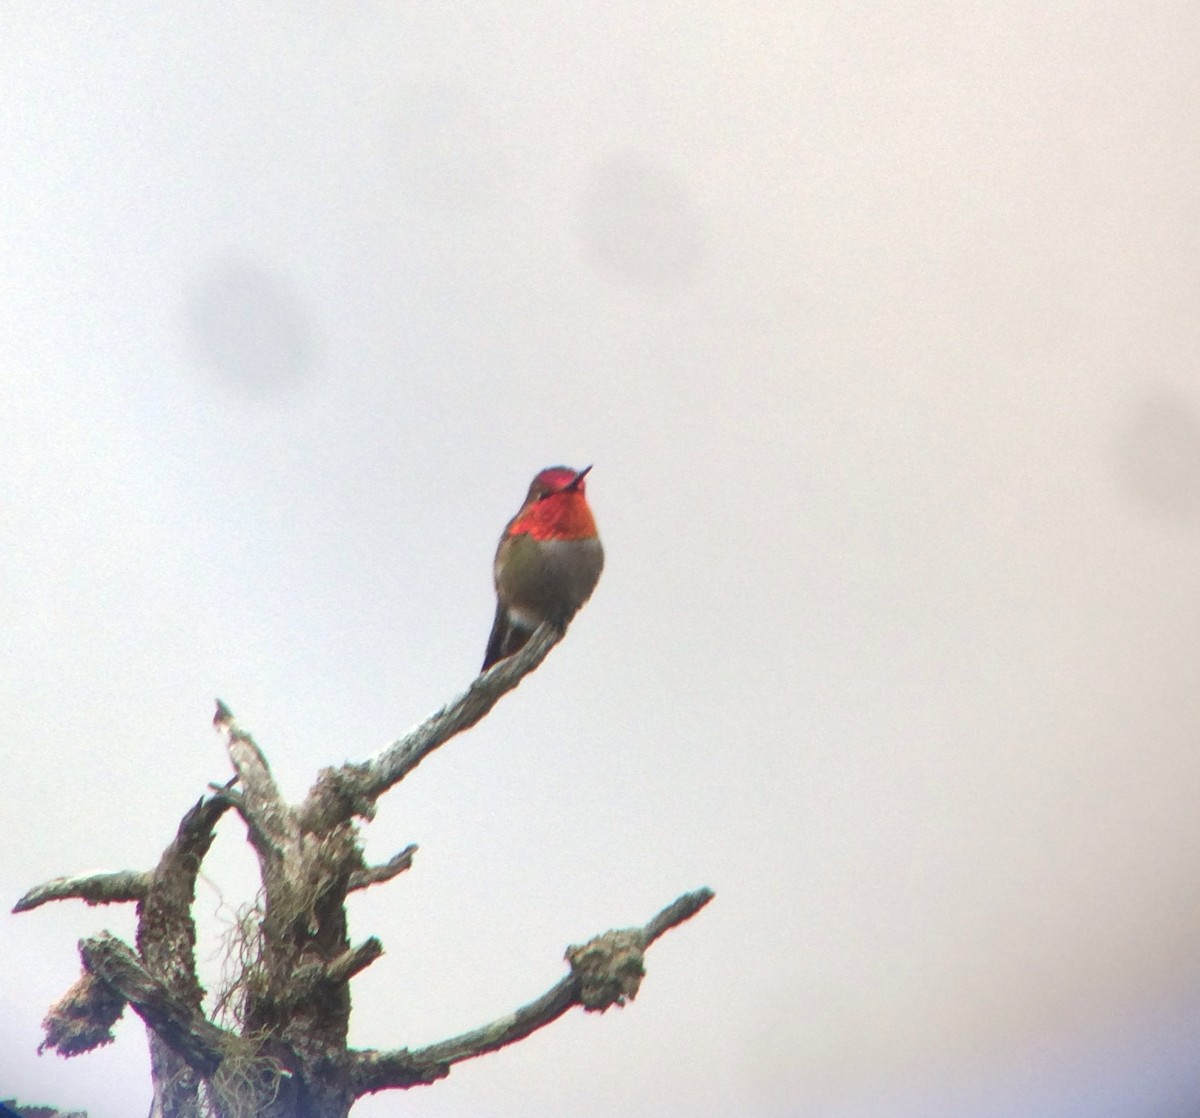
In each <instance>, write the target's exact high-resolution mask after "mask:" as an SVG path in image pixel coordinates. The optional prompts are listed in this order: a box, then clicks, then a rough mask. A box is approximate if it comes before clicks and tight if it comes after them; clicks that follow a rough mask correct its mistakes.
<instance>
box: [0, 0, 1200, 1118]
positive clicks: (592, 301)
mask: <svg viewBox="0 0 1200 1118" xmlns="http://www.w3.org/2000/svg"><path fill="white" fill-rule="evenodd" d="M1197 57H1200V7H1197V6H1196V5H1195V4H1185V3H1178V4H1163V5H1155V6H1145V5H1132V4H1128V5H1123V4H1107V5H1105V4H1072V5H1059V6H1050V7H1049V8H1048V7H1047V6H1045V5H1034V4H1025V3H996V4H988V5H970V6H969V5H942V4H917V3H913V4H899V5H844V4H816V5H797V4H768V3H764V4H756V5H736V6H735V5H717V4H703V3H700V4H691V5H668V4H662V3H645V2H642V3H638V4H621V3H618V4H610V5H608V6H606V7H605V9H604V10H603V11H601V10H600V9H598V8H597V9H595V10H594V11H593V10H584V11H580V10H576V9H575V8H573V7H570V6H567V5H548V4H539V3H521V2H510V3H506V4H503V5H468V6H463V5H458V6H457V7H455V8H454V9H453V10H451V9H450V8H447V7H445V6H437V5H425V6H411V5H396V4H377V5H371V4H368V5H337V6H335V5H331V4H322V3H310V4H307V5H302V6H301V7H299V8H293V9H292V10H291V11H289V12H288V13H287V14H280V13H279V12H277V11H276V10H275V9H274V8H271V7H269V6H264V5H253V4H251V5H246V4H239V5H233V4H207V5H198V4H197V5H184V4H155V5H148V4H136V3H135V4H125V5H122V6H120V8H119V10H118V9H117V8H113V7H109V8H105V7H103V6H101V5H78V4H71V5H68V4H55V3H41V4H31V3H21V2H19V0H17V2H15V3H9V4H8V5H7V6H6V8H5V10H4V12H3V13H2V14H0V150H3V151H4V153H5V154H4V157H3V159H2V160H0V369H2V373H3V387H4V395H3V399H4V403H5V406H4V408H3V412H2V414H0V477H3V479H4V484H5V490H6V493H7V500H6V501H5V502H4V503H3V512H2V515H0V545H2V547H3V555H4V571H5V575H4V578H3V580H0V595H2V598H0V602H2V607H0V608H2V611H3V613H2V618H3V624H2V626H0V640H2V641H3V643H4V649H5V670H4V672H3V673H0V703H2V705H3V709H4V710H5V712H6V719H7V725H6V734H5V740H6V754H5V756H6V761H7V764H6V766H5V771H6V776H7V786H6V788H5V803H6V805H7V809H6V814H5V832H6V834H5V838H6V841H5V842H4V844H3V849H0V892H2V893H3V896H4V897H6V898H7V900H6V902H5V906H4V907H5V908H7V907H8V906H9V905H11V903H12V902H13V901H15V900H16V898H17V897H18V896H20V895H21V893H23V892H24V891H25V890H26V889H27V888H28V887H29V886H31V885H33V884H35V883H37V882H40V881H42V880H44V879H46V878H49V877H53V876H56V875H58V874H62V873H76V872H81V871H84V870H87V869H93V868H94V869H120V868H143V867H146V866H149V865H150V864H152V863H153V861H154V860H155V859H156V858H157V856H158V852H159V851H160V850H161V848H162V846H163V844H164V843H165V842H166V841H167V840H168V838H169V837H170V835H171V834H172V833H173V829H174V827H175V825H176V823H177V821H178V818H179V816H180V815H181V814H182V812H183V811H184V810H185V809H186V807H187V806H188V805H189V804H190V803H191V802H193V801H194V800H195V799H196V798H197V797H198V796H199V795H200V794H201V792H202V791H203V790H204V788H205V785H206V783H207V782H208V781H210V780H220V779H224V778H225V777H226V775H227V774H228V761H227V759H226V758H225V757H224V756H223V753H222V749H221V746H220V743H219V741H218V739H217V738H216V736H215V735H214V734H213V733H212V731H211V730H210V729H209V727H208V720H209V717H210V715H211V702H212V698H213V696H215V695H220V696H221V697H222V698H223V699H225V700H226V701H227V702H228V703H229V705H230V706H231V707H232V709H233V710H234V711H235V712H236V714H237V715H238V716H239V718H240V719H241V721H242V722H243V723H244V725H245V726H246V727H247V728H248V729H250V730H251V731H252V732H253V733H254V734H255V735H256V737H257V738H258V740H259V741H260V742H261V744H262V745H263V746H264V748H265V749H266V750H267V751H268V754H269V755H270V757H271V758H272V760H273V763H274V766H275V769H276V772H277V775H278V777H279V778H280V780H281V781H282V783H283V784H284V786H285V787H286V788H287V789H288V791H289V792H290V793H291V794H293V795H295V796H299V795H300V794H301V793H302V792H303V790H304V789H305V787H306V786H307V783H308V781H309V780H310V779H311V778H312V776H313V775H314V773H315V772H316V770H317V769H318V768H319V767H320V766H322V765H325V764H328V763H332V762H339V761H341V760H344V759H346V758H358V757H363V756H365V755H367V754H370V753H372V752H374V751H375V750H377V749H378V748H380V747H381V746H382V745H384V744H385V743H386V742H387V741H389V740H390V739H391V738H393V737H395V736H396V735H398V734H399V733H401V732H402V731H404V730H405V729H407V728H408V727H409V726H410V725H412V724H413V723H414V722H416V721H418V720H419V719H420V718H422V717H423V716H424V715H426V714H427V713H429V712H430V711H432V710H433V709H435V708H436V707H437V706H439V705H440V704H441V703H442V702H443V701H444V700H445V699H447V698H449V697H450V696H451V695H452V694H454V693H455V692H457V691H458V690H459V689H460V688H461V687H463V686H464V685H465V684H466V683H467V682H468V681H469V679H470V677H471V675H472V674H473V672H474V671H475V669H476V668H477V667H478V663H479V660H480V658H481V656H482V651H483V645H484V642H485V640H486V637H487V631H488V626H489V623H490V620H491V611H492V608H493V607H492V590H491V585H490V563H491V555H492V550H493V548H494V545H495V540H496V537H497V535H498V533H499V531H500V528H501V526H502V525H503V523H504V521H505V520H506V519H507V518H508V517H509V516H510V515H511V513H512V512H513V511H514V510H515V508H516V505H517V504H518V503H519V501H520V498H521V496H522V494H523V492H524V490H525V487H526V486H527V484H528V481H529V478H530V477H531V476H532V475H533V473H534V472H535V471H536V470H537V469H539V468H541V467H543V466H546V465H550V464H553V463H557V462H566V463H570V464H575V465H584V464H586V463H587V462H594V463H595V470H594V472H593V474H592V476H591V478H590V479H589V486H590V494H591V497H592V503H593V507H594V509H595V512H596V516H597V519H598V521H599V524H600V528H601V532H602V535H603V537H604V541H605V545H606V549H607V554H608V565H607V568H606V570H605V573H604V577H603V579H602V581H601V583H600V586H599V589H598V590H597V592H596V595H595V597H594V598H593V600H592V602H591V603H590V604H589V605H588V606H587V608H586V609H585V611H584V612H583V613H582V614H581V615H580V617H579V619H578V621H577V623H576V625H575V626H574V627H573V629H572V632H571V634H570V637H569V639H568V640H567V641H566V643H565V644H564V645H562V646H561V647H560V648H558V649H557V650H556V651H555V652H554V654H553V655H552V657H551V659H550V660H549V661H548V662H547V664H546V665H545V666H544V668H543V669H542V670H541V671H539V672H538V673H537V675H535V676H534V677H533V678H531V679H530V680H529V681H527V683H526V684H525V685H524V686H523V687H522V688H521V689H520V691H519V692H517V693H516V694H515V695H513V696H511V697H509V698H508V699H506V700H505V701H504V702H503V704H502V705H501V706H500V708H499V709H498V710H497V711H496V712H495V714H494V716H493V717H492V718H490V719H489V720H488V721H487V722H486V723H485V724H484V725H482V726H481V727H479V728H478V729H477V730H476V731H474V732H472V733H471V734H469V735H468V736H466V737H464V738H462V739H461V740H458V741H456V742H455V743H453V745H451V746H450V747H449V748H447V749H446V750H444V751H443V752H441V753H439V754H437V755H436V756H435V757H434V758H432V759H431V760H430V761H429V762H428V763H427V764H426V765H424V766H423V767H422V768H421V769H420V770H418V772H417V773H416V774H414V775H413V776H412V777H411V778H410V779H409V780H408V781H407V782H406V783H405V784H404V785H403V786H401V788H399V789H398V790H396V791H395V792H393V793H392V794H391V795H390V796H389V797H387V798H386V799H385V800H384V801H383V803H382V805H381V810H380V813H379V818H378V820H377V821H376V822H375V823H373V824H372V825H371V826H370V827H369V828H368V831H367V834H368V839H367V842H368V849H369V851H370V852H371V853H372V854H374V855H377V856H379V857H384V856H387V855H390V854H391V853H393V852H395V850H397V849H399V847H401V846H403V845H404V844H406V843H408V842H410V841H415V842H419V843H420V844H421V852H420V854H419V856H418V858H417V861H416V864H415V866H414V868H413V870H412V872H411V873H409V874H407V875H405V876H404V877H402V878H400V879H398V880H397V881H396V882H394V883H392V884H391V885H389V886H387V887H384V888H381V889H379V890H376V891H374V892H373V893H372V894H371V895H370V896H367V897H364V898H357V899H356V900H355V903H354V906H353V911H352V920H353V932H354V934H355V935H356V936H357V937H359V938H362V937H365V936H366V935H369V934H376V935H378V936H379V937H380V938H381V939H382V940H383V942H384V945H385V947H386V949H387V954H386V955H385V956H384V957H383V959H381V960H380V961H379V962H378V963H376V964H375V965H374V966H373V967H372V968H371V969H370V970H369V971H368V972H367V973H366V974H364V975H363V976H362V977H360V978H359V979H357V980H356V982H355V986H354V998H355V1005H356V1016H355V1020H354V1029H353V1039H354V1040H355V1041H356V1042H357V1043H361V1044H371V1045H381V1046H390V1045H406V1044H407V1045H412V1044H419V1043H422V1042H426V1041H432V1040H436V1039H440V1038H442V1037H443V1036H445V1035H449V1034H452V1033H455V1032H458V1031H461V1030H463V1029H466V1028H471V1027H473V1026H475V1025H478V1024H481V1023H482V1022H484V1021H486V1020H489V1019H491V1018H492V1017H495V1016H497V1015H499V1014H501V1013H504V1012H506V1011H508V1010H509V1009H511V1008H513V1007H515V1006H516V1005H518V1004H520V1003H522V1002H524V1001H527V1000H529V999H530V998H532V997H534V996H536V995H537V994H539V993H540V992H541V991H542V990H543V989H545V988H546V987H547V986H549V985H550V984H551V983H553V982H554V981H556V980H557V978H558V977H559V976H560V974H561V973H562V968H563V964H562V962H561V954H562V950H563V948H564V947H565V946H566V944H568V943H571V942H578V941H580V940H582V939H585V938H587V937H588V936H590V935H592V934H593V933H596V932H599V931H602V930H604V929H606V928H608V927H611V926H614V925H615V926H621V925H626V924H630V923H634V922H641V921H644V920H645V919H646V918H648V917H649V916H650V915H651V914H652V913H653V912H654V911H656V910H657V909H658V908H659V907H660V906H661V905H662V904H664V903H666V902H667V901H669V900H671V899H672V898H673V897H675V896H676V895H677V894H678V893H680V892H683V891H684V890H687V889H691V888H694V887H696V886H699V885H702V884H707V885H710V886H712V887H713V888H714V889H715V890H716V891H717V899H716V901H715V902H714V904H713V905H712V906H710V907H709V908H708V909H707V910H706V911H705V912H704V913H703V914H702V915H701V916H699V917H698V918H697V919H696V920H694V921H693V922H692V923H690V924H689V925H687V926H685V927H684V928H681V929H679V930H677V931H675V932H673V933H672V934H671V935H670V936H669V937H668V938H666V939H664V940H663V941H662V942H661V943H660V944H658V945H657V946H656V947H655V948H654V950H653V952H652V953H651V955H650V957H649V976H648V978H647V980H646V983H645V985H644V986H643V989H642V993H641V995H640V996H639V998H638V1000H637V1002H636V1003H635V1004H634V1005H632V1006H630V1007H628V1008H626V1009H625V1010H622V1011H620V1012H613V1013H609V1014H607V1015H606V1016H605V1017H604V1018H602V1019H595V1018H592V1017H584V1016H583V1015H582V1014H577V1015H573V1016H571V1017H569V1018H568V1019H565V1020H563V1021H561V1022H559V1023H558V1024H557V1025H555V1026H554V1027H553V1028H551V1029H548V1030H546V1031H544V1032H543V1033H541V1034H539V1035H538V1036H536V1037H535V1038H533V1039H531V1040H529V1041H527V1042H526V1043H524V1044H522V1045H520V1046H518V1047H516V1048H513V1049H510V1050H508V1051H506V1052H504V1053H501V1054H498V1055H495V1056H491V1057H488V1058H486V1059H483V1060H480V1061H476V1062H475V1063H473V1064H471V1065H466V1066H462V1067H460V1068H458V1069H456V1070H455V1071H454V1073H453V1074H452V1075H451V1076H450V1078H449V1079H448V1080H447V1081H446V1082H444V1083H441V1084H438V1085H436V1086H434V1087H432V1088H428V1089H424V1090H421V1091H414V1092H409V1093H408V1094H407V1095H406V1096H405V1097H403V1098H401V1097H398V1096H395V1095H392V1096H384V1097H380V1098H377V1099H374V1100H371V1101H370V1102H368V1103H364V1104H362V1105H361V1107H360V1108H359V1109H358V1110H356V1112H355V1113H356V1115H357V1114H360V1113H361V1115H362V1116H363V1118H371V1116H385V1115H392V1114H398V1113H400V1112H401V1111H402V1110H403V1112H404V1113H405V1114H411V1115H417V1116H424V1118H434V1116H436V1118H450V1116H458V1115H465V1114H471V1115H486V1116H494V1118H508V1116H511V1115H530V1114H554V1115H568V1116H571V1115H574V1116H579V1118H592V1116H598V1115H611V1114H620V1115H627V1116H631V1118H639V1116H645V1118H651V1116H654V1118H657V1116H663V1115H676V1114H678V1115H683V1114H687V1115H689V1116H710V1118H716V1116H723V1115H727V1114H733V1113H737V1114H751V1115H755V1116H758V1115H761V1116H764V1118H774V1116H780V1118H783V1116H789V1115H796V1114H804V1115H815V1116H821V1118H892V1116H908V1115H913V1116H916V1115H922V1116H927V1115H938V1114H954V1115H955V1116H956V1118H962V1116H963V1115H968V1116H973V1118H1000V1116H1004V1118H1008V1116H1009V1115H1012V1116H1016V1115H1018V1114H1019V1115H1022V1116H1025V1115H1028V1114H1039V1113H1045V1114H1054V1115H1055V1116H1056V1118H1058V1116H1060V1115H1065V1114H1078V1115H1087V1116H1089V1118H1091V1116H1096V1118H1099V1116H1100V1115H1104V1116H1105V1118H1109V1116H1110V1115H1114V1114H1120V1115H1129V1116H1130V1118H1133V1116H1135V1115H1136V1116H1137V1118H1148V1116H1149V1118H1172V1116H1178V1115H1181V1114H1189V1113H1195V1111H1196V1109H1197V1107H1198V1106H1200V1096H1198V1094H1197V1089H1196V1087H1195V1075H1194V1068H1195V1067H1196V1065H1197V1060H1198V1059H1200V1041H1197V1040H1196V1039H1195V1038H1196V1037H1197V1035H1200V952H1198V951H1197V949H1196V944H1197V942H1198V933H1200V826H1198V812H1197V807H1196V800H1197V789H1198V788H1200V750H1198V749H1197V728H1198V727H1200V688H1198V687H1197V679H1196V677H1197V664H1198V663H1200V583H1198V580H1197V577H1196V574H1197V569H1198V562H1200V376H1198V374H1197V352H1198V348H1200V316H1198V315H1197V305H1198V301H1200V267H1198V260H1200V185H1198V184H1200V134H1198V133H1200V123H1198V122H1200V71H1198V70H1197V67H1196V59H1197ZM251 870H252V867H251V864H250V862H249V860H248V858H247V856H246V855H245V854H244V852H243V850H242V844H241V842H240V838H239V833H238V826H237V824H236V823H235V822H234V821H233V820H232V819H230V820H227V821H226V822H225V823H224V824H223V827H222V831H221V834H220V837H219V839H218V844H217V848H216V850H215V851H214V855H213V857H212V858H211V859H210V862H209V864H208V873H209V876H208V880H207V881H206V882H205V883H204V884H203V885H202V888H201V895H200V901H199V910H200V913H201V915H202V918H203V928H204V943H203V945H202V947H203V950H204V952H205V955H206V967H207V972H206V973H207V976H208V978H209V980H210V982H211V981H212V980H214V979H215V964H214V963H213V962H212V955H213V953H214V951H215V942H216V936H217V933H218V931H219V928H220V926H221V920H222V919H223V918H226V917H227V913H228V911H229V908H230V906H235V905H236V904H238V903H240V902H241V901H243V900H245V899H246V898H247V896H248V894H249V891H250V890H251V889H252V885H253V875H252V872H251ZM222 906H224V907H222ZM101 928H109V929H111V930H113V931H114V932H117V933H120V934H124V935H131V934H132V928H133V924H132V915H131V914H130V913H128V912H125V911H115V910H101V909H87V908H84V907H83V906H80V905H58V906H52V907H50V908H46V909H42V910H39V911H37V912H35V913H32V914H29V915H26V916H22V917H19V918H17V917H3V918H0V959H3V961H4V962H3V966H4V976H3V983H2V985H0V1094H3V1093H8V1094H14V1093H15V1094H20V1095H22V1096H24V1097H28V1098H30V1099H34V1100H41V1101H49V1102H53V1103H55V1104H56V1105H59V1106H64V1107H72V1106H74V1107H86V1108H87V1109H88V1111H89V1112H90V1114H91V1115H92V1118H127V1116H128V1115H130V1114H138V1113H141V1112H142V1111H143V1109H144V1107H145V1105H146V1102H147V1100H148V1095H149V1091H148V1084H147V1078H146V1055H145V1045H144V1039H143V1035H142V1030H141V1026H140V1024H139V1023H138V1022H137V1021H136V1020H130V1021H127V1022H125V1023H124V1024H123V1025H122V1026H121V1028H120V1029H119V1037H118V1042H117V1043H116V1044H115V1045H113V1046H112V1047H110V1048H108V1049H106V1050H104V1051H103V1052H101V1053H98V1054H94V1055H90V1056H86V1057H82V1058H80V1059H78V1060H74V1061H70V1062H64V1061H62V1060H60V1059H58V1058H57V1057H52V1056H45V1057H42V1058H38V1057H37V1056H36V1055H35V1048H36V1045H37V1043H38V1041H39V1040H40V1037H41V1034H40V1030H39V1022H40V1020H41V1018H42V1015H43V1013H44V1012H45V1010H46V1008H47V1006H48V1005H49V1004H50V1003H51V1002H53V1001H54V1000H56V999H57V998H58V997H59V995H60V994H61V993H62V992H63V991H64V990H65V988H66V987H67V986H68V985H69V984H70V983H71V981H73V979H74V977H75V976H76V974H77V972H78V959H77V955H76V951H75V943H76V940H77V939H78V938H79V937H80V936H82V935H86V934H90V933H93V932H95V931H97V930H99V929H101Z"/></svg>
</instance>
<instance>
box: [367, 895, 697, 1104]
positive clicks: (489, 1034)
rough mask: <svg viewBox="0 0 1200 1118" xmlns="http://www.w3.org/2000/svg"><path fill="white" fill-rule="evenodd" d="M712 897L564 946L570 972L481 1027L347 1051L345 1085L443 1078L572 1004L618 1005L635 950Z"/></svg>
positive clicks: (626, 992)
mask: <svg viewBox="0 0 1200 1118" xmlns="http://www.w3.org/2000/svg"><path fill="white" fill-rule="evenodd" d="M712 899H713V892H712V890H711V889H697V890H696V891H695V892H692V893H686V894H684V895H683V896H682V897H679V898H678V899H677V900H675V901H673V902H672V903H671V904H669V905H667V907H666V908H664V909H663V910H662V911H661V912H660V913H658V915H657V916H655V917H654V918H653V919H652V920H650V922H649V923H647V924H646V925H645V926H644V927H641V928H628V929H625V930H621V931H611V932H605V933H604V934H603V935H601V936H597V937H596V938H595V939H593V940H591V941H590V942H589V943H587V944H585V945H584V946H582V947H570V948H568V949H567V959H568V960H569V961H570V963H571V973H570V974H568V975H567V976H566V977H565V978H563V979H561V980H560V981H559V982H557V983H556V984H555V985H554V986H552V987H551V988H550V989H549V990H547V991H546V993H544V994H543V995H542V996H541V997H540V998H537V999H535V1000H534V1001H532V1002H530V1003H529V1004H528V1005H523V1006H521V1007H520V1009H517V1010H516V1011H515V1012H513V1013H510V1014H507V1015H506V1016H504V1017H501V1018H499V1019H497V1020H495V1021H492V1022H491V1023H490V1024H487V1025H484V1026H482V1027H481V1028H478V1029H473V1030H472V1031H471V1032H468V1033H462V1034H461V1035H460V1036H456V1037H451V1038H450V1039H449V1040H443V1041H439V1042H438V1043H436V1044H431V1045H429V1046H428V1047H426V1048H418V1049H417V1050H416V1051H409V1050H408V1049H407V1048H401V1049H396V1050H394V1051H390V1052H379V1051H375V1050H363V1051H359V1052H354V1053H352V1057H353V1059H354V1064H353V1067H352V1071H351V1084H352V1087H353V1090H354V1095H355V1098H360V1097H361V1096H363V1095H368V1094H372V1093H373V1092H375V1091H383V1090H388V1089H389V1088H406V1087H415V1086H418V1085H421V1084H426V1083H433V1082H434V1081H436V1080H438V1079H441V1078H443V1077H444V1076H446V1075H449V1074H450V1067H451V1065H453V1064H457V1063H460V1062H461V1061H463V1060H470V1059H474V1058H475V1057H476V1056H482V1055H483V1054H484V1053H486V1052H494V1051H496V1049H498V1048H503V1047H505V1046H506V1045H509V1044H513V1043H515V1042H516V1041H519V1040H523V1039H524V1038H525V1037H527V1036H529V1034H530V1033H533V1032H536V1031H537V1030H538V1029H540V1028H543V1027H544V1026H546V1025H549V1024H550V1023H551V1022H553V1021H556V1020H558V1018H559V1017H561V1016H562V1015H563V1014H564V1013H566V1012H567V1010H568V1009H570V1008H571V1007H572V1006H575V1005H582V1006H583V1007H584V1008H585V1009H598V1010H603V1009H606V1008H607V1007H608V1005H612V1004H616V1005H621V1004H624V998H625V997H633V996H634V995H635V994H636V992H637V986H636V982H634V983H633V989H632V990H630V989H629V986H630V974H631V972H634V971H635V972H636V978H637V980H639V981H640V978H641V974H642V972H643V968H642V966H641V952H642V951H644V950H645V949H646V948H647V947H649V946H650V944H652V943H653V942H654V941H655V940H656V939H658V938H659V937H660V936H661V935H662V934H663V933H664V932H666V931H668V930H669V929H671V928H673V927H675V926H676V925H678V924H682V923H683V922H684V921H685V920H688V919H690V918H691V917H692V916H694V915H695V914H696V913H697V912H699V911H700V910H701V909H702V908H703V907H704V906H705V905H706V904H708V902H709V901H711V900H712ZM601 979H602V981H601ZM597 982H600V985H601V986H603V987H612V988H613V989H615V990H616V991H617V993H616V995H615V996H613V997H611V998H610V999H609V1000H608V1001H607V1004H594V1003H593V1002H592V1001H591V1000H589V996H588V991H587V989H586V988H587V987H588V986H589V985H593V986H595V985H596V983H597Z"/></svg>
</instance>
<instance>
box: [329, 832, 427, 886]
mask: <svg viewBox="0 0 1200 1118" xmlns="http://www.w3.org/2000/svg"><path fill="white" fill-rule="evenodd" d="M417 849H418V848H417V844H416V843H412V844H411V845H409V846H406V847H405V848H404V849H403V850H401V851H400V853H399V854H397V855H395V856H394V857H392V858H389V859H388V860H387V861H386V862H384V863H383V865H380V866H366V867H364V868H363V869H361V870H358V871H356V872H355V873H352V874H351V875H350V884H349V886H348V887H347V889H346V892H348V893H353V892H354V891H355V890H356V889H366V888H368V887H369V886H371V885H379V884H380V883H382V882H384V881H391V880H392V878H393V877H396V876H397V875H398V874H402V873H403V872H404V871H405V870H406V869H409V868H410V867H411V866H412V861H413V855H414V854H416V852H417Z"/></svg>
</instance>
